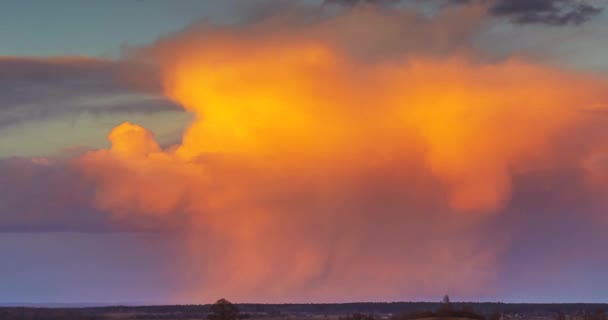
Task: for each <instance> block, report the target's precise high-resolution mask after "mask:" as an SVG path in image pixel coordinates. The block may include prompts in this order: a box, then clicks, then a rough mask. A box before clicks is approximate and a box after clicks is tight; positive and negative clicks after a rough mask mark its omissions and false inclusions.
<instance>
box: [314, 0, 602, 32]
mask: <svg viewBox="0 0 608 320" xmlns="http://www.w3.org/2000/svg"><path fill="white" fill-rule="evenodd" d="M405 2H414V0H325V1H324V2H323V4H324V5H330V4H336V5H344V6H355V5H359V4H378V5H392V4H397V3H405ZM448 2H449V3H450V4H474V3H483V4H487V3H489V9H488V14H490V15H491V16H495V17H507V18H509V20H510V21H511V22H513V23H516V24H545V25H551V26H565V25H580V24H582V23H585V22H587V21H589V20H590V19H592V18H593V17H595V16H596V15H598V14H600V13H601V12H602V10H603V8H602V7H600V6H599V5H596V4H591V3H589V2H587V1H584V0H583V1H575V0H448Z"/></svg>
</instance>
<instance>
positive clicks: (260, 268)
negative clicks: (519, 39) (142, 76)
mask: <svg viewBox="0 0 608 320" xmlns="http://www.w3.org/2000/svg"><path fill="white" fill-rule="evenodd" d="M479 13H480V11H479V10H478V9H477V8H474V7H455V8H450V9H445V10H444V11H442V12H441V13H440V14H439V15H437V16H434V17H432V18H431V17H426V16H421V15H418V14H416V13H413V12H410V11H402V10H396V11H393V10H384V9H378V8H374V7H371V6H368V7H358V8H355V9H353V10H349V11H348V12H341V13H338V14H337V15H335V16H322V17H318V16H316V17H314V18H310V16H308V15H304V16H301V15H298V14H297V13H295V15H294V13H293V12H291V13H285V14H278V15H276V16H271V17H267V18H265V19H262V20H258V21H255V22H251V24H249V25H246V26H243V25H239V26H217V25H209V24H198V25H195V26H192V27H191V28H188V29H187V30H184V31H183V32H180V33H176V34H174V35H171V36H169V37H167V38H165V39H161V40H160V41H158V42H157V43H155V44H153V45H151V46H150V47H148V48H145V49H143V50H141V51H139V52H137V54H134V55H133V56H132V57H131V58H132V59H146V60H147V61H151V62H152V63H155V64H156V65H157V66H158V67H159V71H160V74H161V77H162V79H163V92H164V93H165V95H166V96H167V97H168V98H170V99H172V100H173V101H175V102H176V103H178V104H179V105H182V106H183V107H184V108H185V109H186V110H187V111H189V112H191V113H193V114H194V119H193V122H192V123H191V124H190V125H189V126H188V127H187V128H186V129H185V131H184V133H183V136H182V141H181V142H180V143H178V144H176V145H173V146H169V147H166V148H163V147H161V146H160V145H159V143H158V142H157V141H156V138H155V135H154V133H153V132H152V131H150V130H148V129H146V128H144V127H142V126H140V125H137V124H134V123H128V122H127V123H123V124H121V125H120V126H117V127H116V128H114V129H113V130H112V131H111V132H110V134H109V135H108V138H109V141H110V143H111V147H110V148H108V149H102V150H96V151H92V152H89V153H87V154H85V155H83V156H82V157H80V158H76V159H74V162H73V165H74V166H75V167H76V168H77V170H80V172H81V173H82V174H83V175H85V176H86V177H87V179H91V181H94V183H95V186H96V189H95V195H94V202H95V205H96V207H97V208H98V209H99V210H102V211H109V212H112V214H113V217H114V218H115V219H117V221H120V220H121V219H132V220H134V221H141V222H142V223H144V224H145V223H146V221H148V219H152V220H155V219H164V220H162V221H166V222H168V223H169V222H171V221H186V223H183V224H181V226H186V227H185V229H184V231H183V232H184V233H185V234H187V235H188V237H189V241H188V243H187V244H185V245H184V248H183V249H184V254H185V255H188V256H189V257H191V259H192V270H191V272H186V273H188V274H189V276H191V275H192V274H195V276H194V278H189V279H191V283H192V287H187V288H182V289H183V292H181V294H178V295H177V296H176V299H178V300H180V299H181V300H184V299H205V300H208V299H212V298H213V297H216V296H228V297H231V298H233V299H237V300H240V301H251V300H259V299H260V298H259V297H264V298H263V299H264V300H266V301H295V300H300V301H302V300H303V301H321V300H334V301H335V300H343V299H344V300H379V299H395V300H396V299H403V297H412V296H415V297H419V298H422V299H429V298H433V297H435V296H438V295H439V294H441V293H444V292H446V291H449V292H450V293H456V294H459V295H461V296H466V297H475V296H481V295H483V294H484V293H485V294H487V293H491V292H494V290H497V289H496V288H497V287H499V286H500V284H501V281H502V279H501V275H502V274H503V273H502V272H503V270H502V269H501V268H502V266H503V264H504V263H503V262H501V260H500V259H503V258H504V257H506V256H508V255H509V253H510V251H509V250H510V249H511V245H512V244H516V243H517V241H516V240H517V239H513V238H512V237H513V235H514V234H515V233H514V231H517V230H520V229H519V227H520V226H518V225H512V224H510V223H509V222H510V221H512V220H510V219H511V218H513V217H517V218H518V219H521V220H517V221H520V222H521V223H525V221H527V219H536V217H537V216H534V215H537V214H538V217H543V218H544V217H547V215H548V214H547V215H545V214H546V213H545V212H542V208H543V207H545V206H547V205H548V202H549V201H558V203H559V204H563V203H568V202H567V201H569V200H567V199H568V198H563V197H566V196H568V195H574V194H583V195H585V197H582V198H576V199H574V200H571V201H572V202H571V203H568V204H569V205H571V207H572V208H574V207H576V206H577V205H578V204H581V203H589V204H590V206H591V204H592V206H593V208H594V209H593V210H591V209H589V210H585V212H583V213H581V214H583V215H585V219H586V220H587V222H585V223H582V224H583V225H586V224H587V223H601V222H600V221H603V218H602V214H601V212H603V211H602V210H600V209H598V208H603V207H602V206H603V204H602V201H600V200H598V199H600V197H599V196H597V195H595V193H594V191H593V190H597V188H596V187H595V186H594V185H593V184H592V183H588V182H587V181H586V179H585V178H584V177H585V171H584V170H583V168H584V167H583V166H582V163H584V161H583V160H584V159H586V158H587V156H588V155H589V154H590V153H591V151H592V150H593V147H592V146H595V145H597V143H598V140H599V139H601V137H602V136H603V135H602V134H603V132H604V130H605V129H599V130H600V131H598V132H592V131H591V130H590V129H589V128H590V125H591V124H594V123H595V121H598V120H597V119H596V118H595V117H592V116H591V115H590V114H589V112H588V110H589V108H593V106H598V105H605V104H606V102H608V95H607V93H606V92H608V91H607V90H606V89H607V87H608V80H607V79H605V78H602V77H598V76H594V75H589V74H585V73H579V72H574V71H568V70H560V69H556V68H555V67H550V66H545V65H540V64H538V63H536V62H531V61H525V60H521V59H516V58H509V59H505V60H501V61H495V62H491V63H488V62H483V60H482V59H477V54H476V53H474V52H471V51H472V49H470V47H469V46H468V45H467V44H468V43H469V42H468V41H469V40H470V38H471V35H472V34H473V32H474V30H476V28H477V26H479V23H480V21H481V20H482V19H483V18H481V17H480V14H479ZM361 21H365V23H363V22H361ZM363 27H364V29H362V28H363ZM412 30H413V31H412ZM362 34H364V36H363V35H362ZM454 39H459V41H454ZM522 84H525V85H522ZM599 122H601V120H600V121H599ZM599 122H598V126H597V127H596V126H595V125H594V126H593V127H596V128H600V127H601V126H599ZM601 123H604V122H601ZM604 128H605V127H604ZM593 163H596V162H593ZM593 167H594V168H597V166H593ZM569 173H572V175H573V176H569V175H568V174H569ZM573 177H574V178H576V179H575V180H571V179H572V178H573ZM569 179H570V180H569ZM566 181H568V183H566ZM574 181H575V182H576V183H574ZM546 185H548V187H546ZM560 187H563V189H560ZM527 188H530V190H527ZM543 188H550V189H551V190H550V191H551V192H547V193H543V190H544V189H543ZM526 191H529V192H526ZM529 194H534V195H535V197H529ZM548 195H550V196H548ZM558 195H559V196H558ZM549 199H559V200H549ZM561 201H566V202H561ZM547 208H548V207H547ZM555 214H556V215H557V216H556V218H555V219H554V220H557V217H558V216H559V217H561V216H562V215H564V214H565V213H563V212H562V211H560V210H555ZM528 215H532V216H531V217H528ZM545 221H546V220H545ZM173 223H175V222H173ZM547 223H548V225H549V226H554V225H553V224H552V223H551V222H550V221H549V222H547ZM529 230H532V231H534V232H536V231H538V230H547V231H551V230H554V229H552V228H549V227H547V228H543V227H542V226H539V229H535V228H530V229H529ZM532 231H522V234H525V236H530V234H531V232H532ZM521 236H524V235H521ZM548 245H550V244H548ZM564 245H565V246H573V247H576V245H578V243H575V242H573V243H566V244H564ZM540 247H542V246H539V247H535V248H540ZM539 254H542V253H539ZM555 259H559V257H555Z"/></svg>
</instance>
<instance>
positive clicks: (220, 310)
mask: <svg viewBox="0 0 608 320" xmlns="http://www.w3.org/2000/svg"><path fill="white" fill-rule="evenodd" d="M207 318H208V319H210V320H237V319H238V318H239V309H238V308H237V307H236V306H235V305H233V304H232V303H231V302H230V301H228V300H226V299H223V298H222V299H219V300H218V301H217V302H216V303H215V304H214V305H212V306H211V307H210V308H209V314H208V315H207Z"/></svg>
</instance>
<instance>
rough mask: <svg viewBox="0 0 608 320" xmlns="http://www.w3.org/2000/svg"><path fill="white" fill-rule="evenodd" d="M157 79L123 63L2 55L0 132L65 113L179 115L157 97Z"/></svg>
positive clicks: (176, 108) (147, 71) (174, 107)
mask: <svg viewBox="0 0 608 320" xmlns="http://www.w3.org/2000/svg"><path fill="white" fill-rule="evenodd" d="M132 74H137V75H138V76H137V78H134V77H133V76H130V75H132ZM157 79H158V78H157V77H156V75H155V74H154V72H153V71H152V70H149V69H146V68H143V67H140V66H133V65H129V64H127V63H123V62H114V61H106V60H96V59H88V58H65V59H63V58H58V59H56V58H14V57H0V87H2V90H1V91H0V128H2V127H6V126H10V125H14V124H19V123H23V122H27V121H31V120H39V119H46V118H49V117H53V116H58V115H61V114H65V113H70V114H80V113H84V112H86V113H91V114H99V113H125V112H142V113H153V112H162V111H181V109H180V108H178V107H176V106H175V105H174V104H173V103H171V102H169V101H167V100H166V99H164V98H162V97H161V96H160V95H159V94H158V92H159V84H158V82H157Z"/></svg>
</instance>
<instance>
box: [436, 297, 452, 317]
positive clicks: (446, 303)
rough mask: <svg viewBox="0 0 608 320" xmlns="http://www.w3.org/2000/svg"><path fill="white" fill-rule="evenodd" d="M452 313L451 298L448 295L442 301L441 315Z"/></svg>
mask: <svg viewBox="0 0 608 320" xmlns="http://www.w3.org/2000/svg"><path fill="white" fill-rule="evenodd" d="M450 311H452V302H451V301H450V296H448V295H447V294H446V295H445V296H443V299H442V300H441V307H440V308H439V313H449V312H450Z"/></svg>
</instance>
